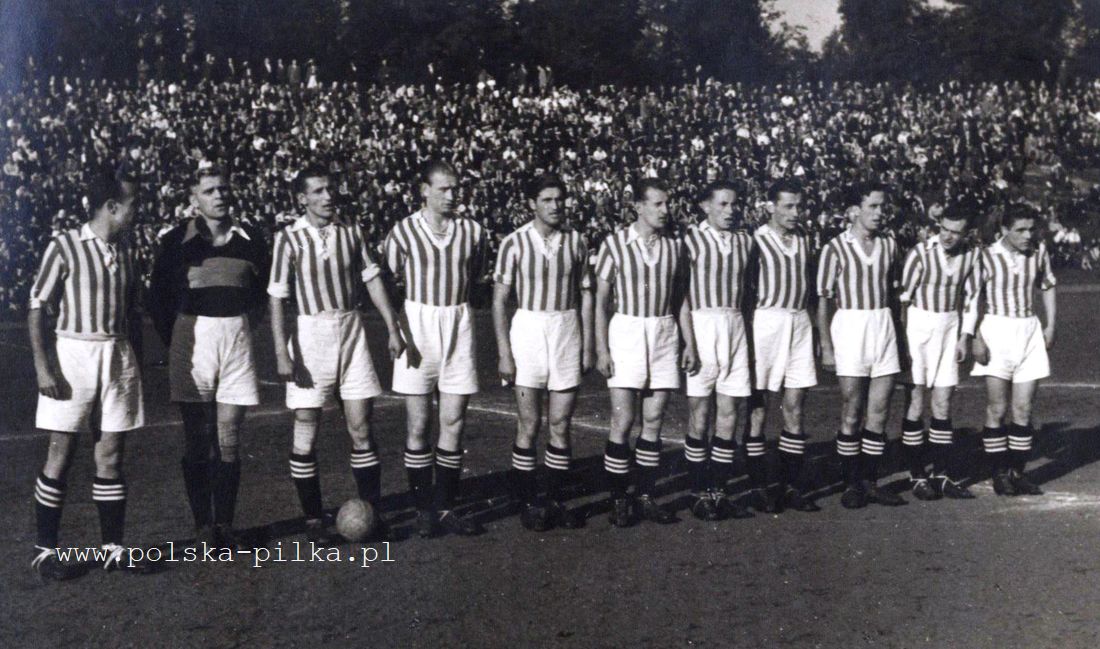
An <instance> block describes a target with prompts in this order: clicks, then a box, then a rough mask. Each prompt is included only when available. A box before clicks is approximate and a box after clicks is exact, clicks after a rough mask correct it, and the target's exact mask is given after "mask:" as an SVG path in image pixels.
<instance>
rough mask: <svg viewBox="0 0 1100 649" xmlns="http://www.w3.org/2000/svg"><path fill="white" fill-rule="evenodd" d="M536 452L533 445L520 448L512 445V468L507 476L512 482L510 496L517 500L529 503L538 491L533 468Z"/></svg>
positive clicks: (535, 462)
mask: <svg viewBox="0 0 1100 649" xmlns="http://www.w3.org/2000/svg"><path fill="white" fill-rule="evenodd" d="M537 465H538V454H537V453H536V451H535V449H534V447H531V448H520V447H519V446H516V445H514V444H513V445H512V469H511V471H509V472H508V477H509V480H510V482H511V483H512V485H511V486H512V496H513V497H514V498H515V499H516V501H517V502H520V503H523V504H525V505H530V504H532V503H534V502H535V496H536V495H537V493H538V483H537V481H536V475H537V474H536V473H535V468H536V466H537Z"/></svg>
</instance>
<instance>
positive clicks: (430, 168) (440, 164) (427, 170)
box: [420, 159, 458, 185]
mask: <svg viewBox="0 0 1100 649" xmlns="http://www.w3.org/2000/svg"><path fill="white" fill-rule="evenodd" d="M435 174H447V175H448V176H450V177H452V178H455V179H457V178H458V170H457V169H455V166H454V165H453V164H451V163H449V162H447V161H446V160H438V159H436V160H429V161H428V163H427V164H426V165H424V168H423V169H421V170H420V182H421V183H423V184H425V185H430V184H432V176H434V175H435Z"/></svg>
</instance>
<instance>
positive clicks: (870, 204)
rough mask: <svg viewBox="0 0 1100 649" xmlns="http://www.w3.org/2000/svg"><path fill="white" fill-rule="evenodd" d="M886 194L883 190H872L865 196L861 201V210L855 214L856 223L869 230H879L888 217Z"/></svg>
mask: <svg viewBox="0 0 1100 649" xmlns="http://www.w3.org/2000/svg"><path fill="white" fill-rule="evenodd" d="M885 209H886V195H885V194H883V193H882V192H871V193H870V194H867V195H866V196H864V197H863V200H862V201H860V203H859V212H858V213H857V214H856V215H855V223H857V224H859V226H860V227H861V228H863V229H864V230H866V231H867V232H878V230H879V228H881V227H882V224H883V222H884V221H885V217H886V211H885Z"/></svg>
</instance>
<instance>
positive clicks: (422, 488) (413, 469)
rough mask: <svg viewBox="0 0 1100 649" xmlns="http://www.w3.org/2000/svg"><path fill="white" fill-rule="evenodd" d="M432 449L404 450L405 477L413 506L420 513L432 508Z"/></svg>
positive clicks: (433, 460) (433, 456) (433, 459)
mask: <svg viewBox="0 0 1100 649" xmlns="http://www.w3.org/2000/svg"><path fill="white" fill-rule="evenodd" d="M433 464H435V454H434V453H432V448H431V447H430V446H429V447H428V448H422V449H412V448H405V475H406V477H407V478H408V480H409V491H410V492H412V497H413V505H414V506H415V507H416V508H417V509H418V510H420V511H424V510H427V509H431V508H432V465H433Z"/></svg>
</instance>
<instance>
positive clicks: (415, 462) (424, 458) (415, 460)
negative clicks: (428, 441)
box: [405, 448, 434, 469]
mask: <svg viewBox="0 0 1100 649" xmlns="http://www.w3.org/2000/svg"><path fill="white" fill-rule="evenodd" d="M433 460H434V457H433V455H432V449H430V448H427V449H424V450H423V451H410V450H408V449H406V450H405V468H406V469H425V468H429V467H431V466H432V461H433Z"/></svg>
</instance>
